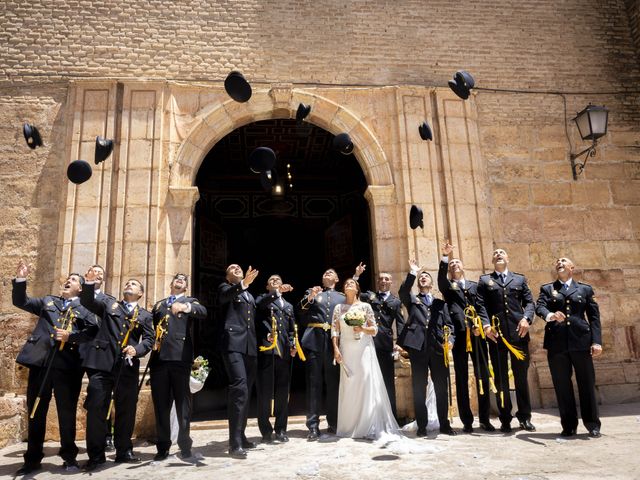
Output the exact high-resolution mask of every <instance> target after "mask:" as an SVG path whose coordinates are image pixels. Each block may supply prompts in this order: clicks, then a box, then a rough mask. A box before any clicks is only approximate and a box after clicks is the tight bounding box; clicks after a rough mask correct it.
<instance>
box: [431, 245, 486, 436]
mask: <svg viewBox="0 0 640 480" xmlns="http://www.w3.org/2000/svg"><path fill="white" fill-rule="evenodd" d="M452 252H453V245H451V244H450V243H449V242H447V243H445V245H444V246H443V247H442V259H441V261H440V267H439V269H438V289H439V290H440V292H441V293H442V295H443V296H444V300H445V302H447V307H448V308H449V315H451V321H452V322H453V326H454V328H455V332H456V339H457V341H456V342H455V344H454V345H453V366H454V368H455V372H456V401H457V403H458V414H459V415H460V420H462V424H463V425H464V428H463V431H464V432H466V433H471V432H473V413H472V412H471V406H470V405H469V355H471V360H472V362H473V369H474V372H475V377H476V391H477V392H478V417H479V420H480V428H482V429H483V430H485V431H487V432H493V431H495V427H494V426H493V425H491V422H490V421H489V413H490V409H491V402H490V400H489V369H488V368H487V358H488V352H487V343H486V342H485V341H484V340H483V339H482V338H481V337H480V336H479V331H478V329H479V328H480V325H476V327H475V328H474V325H471V324H470V321H471V320H470V319H468V318H466V316H465V309H467V308H468V307H473V308H474V310H475V313H476V315H477V318H478V319H480V322H481V323H482V325H481V327H482V328H483V330H484V331H485V332H487V334H488V335H493V334H492V332H491V326H490V324H489V319H488V318H487V312H485V310H484V308H482V307H479V306H478V304H477V302H476V296H477V288H478V284H477V283H476V282H473V281H471V280H467V279H466V278H465V276H464V267H463V265H462V262H461V261H460V259H458V258H452V259H451V260H449V255H451V253H452ZM472 333H473V335H472ZM467 343H468V345H467ZM483 359H484V361H483Z"/></svg>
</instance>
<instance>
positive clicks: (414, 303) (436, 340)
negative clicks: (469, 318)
mask: <svg viewBox="0 0 640 480" xmlns="http://www.w3.org/2000/svg"><path fill="white" fill-rule="evenodd" d="M415 280H416V276H415V275H414V274H413V273H409V274H408V275H407V278H406V280H405V281H404V283H403V284H402V285H401V286H400V290H399V291H398V294H399V295H400V300H402V303H403V304H404V306H405V307H406V309H407V312H409V318H408V319H407V322H406V323H405V325H404V328H403V329H402V333H401V334H400V335H399V336H398V345H400V346H401V347H402V348H405V349H406V348H412V349H414V350H422V347H423V345H424V342H427V348H429V349H433V351H435V352H436V353H438V354H440V355H442V353H443V348H442V346H443V344H444V327H445V325H446V326H448V327H449V342H451V343H453V342H454V340H455V332H454V328H453V323H452V322H451V317H450V316H449V309H448V308H447V305H446V304H445V303H444V301H442V300H440V299H439V298H434V299H433V302H432V303H431V307H428V306H427V305H426V304H425V303H423V301H422V300H421V299H420V297H418V296H417V295H414V294H413V293H411V288H412V287H413V283H414V282H415Z"/></svg>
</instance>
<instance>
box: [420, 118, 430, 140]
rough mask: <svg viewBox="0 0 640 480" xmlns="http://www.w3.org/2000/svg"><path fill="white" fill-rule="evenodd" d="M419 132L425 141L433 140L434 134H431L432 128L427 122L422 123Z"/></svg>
mask: <svg viewBox="0 0 640 480" xmlns="http://www.w3.org/2000/svg"><path fill="white" fill-rule="evenodd" d="M418 132H420V138H422V139H423V140H433V133H432V132H431V127H430V126H429V124H428V123H427V122H422V123H421V124H420V125H419V126H418Z"/></svg>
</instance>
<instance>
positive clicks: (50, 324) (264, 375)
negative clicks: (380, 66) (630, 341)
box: [13, 242, 602, 475]
mask: <svg viewBox="0 0 640 480" xmlns="http://www.w3.org/2000/svg"><path fill="white" fill-rule="evenodd" d="M453 248H454V247H453V245H451V244H449V243H448V242H447V243H445V244H444V246H443V248H442V258H441V261H440V267H439V270H438V276H437V283H438V289H439V290H440V292H441V294H442V296H443V299H439V298H435V297H434V295H433V294H432V288H433V281H432V278H431V275H430V274H429V273H428V272H426V271H424V269H423V268H421V267H420V265H419V264H418V263H417V262H416V261H414V260H410V261H409V266H410V271H409V273H408V275H407V277H406V279H405V280H404V282H403V283H402V285H401V286H400V288H399V292H398V295H399V296H398V297H396V296H395V295H393V294H392V293H391V287H392V285H393V279H392V276H391V275H390V274H389V273H386V272H381V273H379V275H378V278H377V291H375V292H374V291H368V292H364V293H363V294H362V297H361V300H362V301H366V302H368V303H370V304H371V306H372V308H373V310H374V312H375V315H376V321H377V323H378V334H377V335H376V336H375V337H374V342H375V347H376V352H377V355H378V360H379V364H380V369H381V371H382V374H383V377H384V380H385V385H386V388H387V393H388V395H389V399H390V401H391V405H392V409H393V412H394V415H396V416H397V413H396V402H395V397H396V395H395V386H394V358H396V357H397V356H398V354H400V353H401V354H402V355H404V356H408V357H409V359H410V362H411V372H412V387H413V403H414V409H415V416H416V420H417V427H418V430H417V436H419V437H420V436H426V427H427V407H426V402H425V392H426V385H427V375H428V374H429V372H430V374H431V378H432V380H433V384H434V390H435V396H436V405H437V408H436V409H437V414H438V420H439V425H440V432H441V433H444V434H448V435H455V434H456V431H455V430H454V429H453V428H452V427H451V424H450V419H449V415H448V408H449V403H450V398H451V384H450V383H451V377H450V374H449V358H450V357H451V358H453V367H454V370H455V387H456V399H457V407H458V412H459V416H460V420H461V421H462V424H463V431H464V432H472V431H473V422H474V417H473V414H472V412H471V407H470V402H469V378H468V377H469V375H468V360H469V357H470V358H471V361H472V363H473V369H474V373H475V375H474V376H475V384H476V389H477V397H478V412H479V415H478V417H479V418H478V420H479V427H480V428H481V429H482V430H485V431H489V432H491V431H494V430H495V427H494V426H493V425H492V424H491V422H490V419H489V414H490V400H489V398H490V397H489V395H490V394H494V395H495V398H496V404H497V406H498V412H499V414H498V418H499V421H500V427H499V429H500V431H501V432H511V431H512V427H511V421H512V405H511V395H510V388H509V377H510V373H512V375H513V380H514V385H515V397H516V402H517V412H516V417H517V420H518V422H519V425H520V427H521V428H523V429H525V430H527V431H534V430H535V427H534V425H533V424H532V423H531V402H530V396H529V388H528V382H527V371H528V367H529V349H528V343H529V328H530V326H531V324H532V323H533V320H534V316H535V315H536V314H537V315H538V316H539V317H541V318H542V319H543V320H544V321H545V326H544V328H545V335H544V348H545V349H546V350H547V357H548V362H549V367H550V371H551V377H552V380H553V385H554V389H555V392H556V397H557V400H558V406H559V410H560V419H561V424H562V432H561V435H562V436H566V437H569V436H573V435H575V434H576V429H577V426H578V414H577V410H576V401H575V398H574V393H573V386H572V380H571V378H572V375H573V372H575V375H576V381H577V387H578V393H579V397H580V414H581V418H582V421H583V424H584V426H585V427H586V429H587V430H588V432H589V435H590V436H592V437H599V436H600V419H599V415H598V406H597V399H596V395H595V372H594V366H593V361H592V357H595V356H597V355H599V354H600V353H601V352H602V347H601V328H600V317H599V310H598V304H597V303H596V300H595V297H594V292H593V289H592V287H591V286H589V285H587V284H585V283H582V282H578V281H576V280H575V279H573V272H574V265H573V263H572V262H571V260H569V259H568V258H559V259H557V260H556V262H555V271H556V276H557V278H556V280H555V281H554V282H552V283H548V284H545V285H542V287H541V288H540V294H539V297H538V300H537V302H534V299H533V295H532V293H531V291H530V289H529V286H528V285H527V280H526V278H525V277H524V276H523V275H520V274H518V273H515V272H512V271H510V270H509V269H508V263H509V257H508V255H507V252H505V251H504V250H503V249H496V250H495V251H494V252H493V255H492V263H493V265H494V271H492V272H491V273H487V274H485V275H482V276H481V277H480V279H479V280H478V282H474V281H471V280H469V279H467V278H466V277H465V275H464V267H463V264H462V262H461V261H460V260H459V259H457V258H451V254H452V253H453ZM364 270H365V266H364V265H363V264H360V265H358V266H357V267H356V271H355V275H354V278H355V279H356V280H357V279H358V278H359V276H360V275H361V274H362V273H363V272H364ZM29 272H30V266H28V265H27V264H25V263H24V262H22V261H21V262H20V263H19V265H18V267H17V271H16V278H15V279H14V280H13V304H14V305H15V306H16V307H18V308H21V309H23V310H25V311H28V312H30V313H33V314H35V315H37V316H38V317H39V318H38V321H37V323H36V325H35V328H34V330H33V332H32V333H31V335H30V336H29V338H28V339H27V341H26V343H25V345H24V347H23V348H22V350H21V351H20V354H19V355H18V358H17V362H18V363H19V364H21V365H24V366H26V367H28V368H29V377H28V386H27V407H28V415H29V422H28V447H27V451H26V452H25V454H24V464H23V466H22V467H21V468H20V469H19V470H18V472H17V474H19V475H24V474H27V473H30V472H33V471H36V470H38V469H40V468H41V460H42V458H43V456H44V453H43V442H44V438H45V427H46V415H47V411H48V406H49V403H50V400H51V396H52V394H53V396H54V397H55V400H56V406H57V411H58V419H59V425H60V450H59V455H60V456H61V457H62V459H63V461H64V463H63V467H64V468H65V469H67V470H69V471H73V470H76V469H79V465H78V463H77V460H76V457H77V454H78V447H77V446H76V443H75V434H76V431H75V429H76V407H77V403H78V399H79V395H80V390H81V385H82V378H83V375H84V374H85V373H86V374H87V376H88V379H89V382H88V387H87V395H86V400H85V403H84V408H85V409H86V412H87V413H86V448H87V454H88V457H89V459H88V461H87V462H86V463H85V464H84V465H83V467H82V468H83V469H84V470H85V471H92V470H94V469H96V468H97V467H99V466H100V465H101V464H104V463H105V461H106V456H105V451H106V448H107V442H106V440H105V439H106V438H108V436H109V433H110V427H109V423H108V422H109V419H110V418H113V443H114V446H115V461H116V462H138V461H140V459H139V458H137V457H136V455H135V454H134V452H133V445H132V442H131V437H132V434H133V429H134V423H135V417H136V404H137V400H138V392H139V388H140V385H141V384H142V382H140V385H139V366H140V360H139V359H140V358H141V357H143V356H145V355H147V354H148V353H149V352H151V356H150V359H149V362H148V364H149V369H150V384H151V395H152V400H153V405H154V410H155V420H156V434H157V435H156V447H157V454H156V456H155V460H157V461H160V460H163V459H165V458H167V457H168V455H169V451H170V446H171V427H170V424H171V422H170V411H171V407H172V404H173V403H174V402H175V409H176V416H177V420H178V438H177V444H178V447H179V449H180V456H181V457H182V458H185V459H187V458H190V457H192V440H191V437H190V433H189V424H190V420H191V393H190V389H189V378H190V372H191V366H192V362H193V357H194V347H193V338H192V331H193V328H192V327H193V325H192V323H193V322H194V321H196V320H199V319H205V318H206V317H207V310H206V308H205V307H204V306H203V305H201V304H200V303H199V302H198V300H197V299H196V298H193V297H189V296H187V295H186V292H187V288H188V278H187V276H186V275H184V274H180V273H179V274H176V275H175V276H174V277H173V280H172V281H171V284H170V295H169V296H168V297H167V298H165V299H163V300H160V301H158V302H157V303H156V304H155V305H154V307H153V309H152V311H151V312H148V311H147V310H145V308H143V306H142V305H141V304H139V301H140V299H141V298H142V296H143V295H144V286H143V285H142V283H141V282H140V281H139V280H136V279H133V278H132V279H129V280H127V281H126V283H125V284H124V286H123V290H122V299H121V300H117V299H115V298H114V297H111V296H110V295H108V294H106V293H105V292H104V291H103V290H102V286H103V282H104V276H105V272H104V269H103V268H102V267H101V266H99V265H93V266H92V267H90V268H89V269H88V271H87V272H86V274H85V275H84V277H83V276H82V275H79V274H77V273H72V274H70V275H69V277H68V278H67V280H66V281H65V283H64V284H63V286H62V291H61V293H60V295H48V296H45V297H41V298H32V297H28V296H27V285H26V279H27V277H28V275H29ZM257 276H258V271H257V270H255V269H252V268H251V267H249V269H248V270H247V271H246V272H244V271H243V270H242V268H241V267H240V266H239V265H237V264H232V265H230V266H229V267H228V268H227V270H226V277H225V281H224V282H223V283H222V284H221V285H220V286H219V289H218V305H219V312H218V313H217V315H216V318H217V322H218V323H219V329H218V332H219V335H218V338H219V345H218V346H219V348H220V351H221V352H222V358H223V362H224V366H225V369H226V372H227V375H228V377H229V395H228V417H229V454H230V455H231V456H233V457H236V458H244V457H246V456H247V450H248V449H251V448H254V447H255V446H256V444H255V443H254V442H251V441H250V440H248V438H247V437H246V435H245V429H246V424H247V415H248V407H249V400H250V395H251V391H252V388H253V385H254V382H255V383H256V386H257V396H258V404H257V412H258V426H259V429H260V433H261V435H262V441H263V442H280V443H284V442H287V441H288V440H289V439H288V436H287V417H288V397H289V387H290V380H291V367H292V361H293V358H294V357H295V356H296V355H298V356H299V357H300V359H301V360H303V361H304V363H305V370H306V402H307V404H306V410H307V422H306V425H307V428H308V430H309V432H308V437H307V438H308V440H309V441H314V440H317V439H318V438H319V436H320V429H319V425H320V413H321V408H322V405H324V409H325V411H326V420H327V424H328V428H327V432H328V433H335V429H336V423H337V402H338V388H339V367H338V366H337V365H336V364H335V363H334V361H333V358H334V357H333V348H332V345H331V329H330V326H331V321H332V316H333V309H334V308H335V306H336V305H337V304H339V303H342V302H343V301H344V295H343V294H341V293H339V292H337V291H336V285H337V284H338V282H339V278H338V274H337V273H336V271H335V270H333V269H328V270H327V271H326V272H324V274H323V276H322V285H321V286H315V287H312V288H309V289H308V290H307V291H306V292H305V294H304V296H303V298H302V300H301V301H300V303H299V304H298V305H297V306H298V308H297V309H296V308H294V306H293V305H292V304H291V303H290V302H288V301H287V300H285V299H284V297H283V294H285V293H288V292H290V291H291V290H293V287H292V286H291V285H289V284H285V283H283V282H282V279H281V278H280V276H279V275H271V276H270V277H269V278H268V280H267V292H266V293H263V294H261V295H259V296H258V297H257V298H255V299H254V297H253V296H252V295H251V293H250V292H249V290H248V287H249V286H250V285H251V284H252V283H253V281H254V280H255V279H256V277H257ZM416 280H417V283H418V293H417V294H414V293H412V289H413V286H414V283H415V282H416ZM403 306H404V307H405V309H406V317H405V315H404V313H403V310H402V307H403ZM296 310H297V311H298V313H299V315H298V316H299V322H298V324H299V325H300V327H301V333H302V335H301V336H300V338H299V337H298V324H297V323H296V318H295V313H294V312H295V311H296ZM145 373H146V372H145ZM323 387H324V389H325V390H326V398H324V402H323ZM271 417H275V424H274V425H272V424H271V420H270V418H271Z"/></svg>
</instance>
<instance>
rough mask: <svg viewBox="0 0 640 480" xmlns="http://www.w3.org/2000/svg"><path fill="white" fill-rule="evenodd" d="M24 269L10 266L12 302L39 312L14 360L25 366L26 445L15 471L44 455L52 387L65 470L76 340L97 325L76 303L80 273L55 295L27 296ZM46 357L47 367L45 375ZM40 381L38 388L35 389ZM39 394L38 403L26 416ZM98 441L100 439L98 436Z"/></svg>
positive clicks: (33, 465)
mask: <svg viewBox="0 0 640 480" xmlns="http://www.w3.org/2000/svg"><path fill="white" fill-rule="evenodd" d="M30 270H31V267H30V266H27V265H26V264H25V263H24V262H23V261H22V260H21V261H20V263H19V264H18V268H17V270H16V278H15V279H14V280H13V295H12V297H13V304H14V305H15V306H16V307H18V308H20V309H22V310H25V311H27V312H29V313H33V314H34V315H38V317H39V318H38V322H37V323H36V326H35V328H34V330H33V332H32V333H31V336H30V337H29V339H28V340H27V343H25V345H24V347H22V350H21V351H20V354H19V355H18V358H17V359H16V362H18V363H19V364H20V365H23V366H25V367H28V368H29V380H28V384H27V409H28V412H27V413H28V415H29V432H28V435H29V437H28V439H27V442H28V444H27V445H28V446H27V451H26V453H25V454H24V465H23V466H22V467H21V468H20V469H19V470H18V471H17V472H16V475H26V474H28V473H31V472H34V471H36V470H39V469H40V468H41V466H40V462H41V460H42V458H43V457H44V453H43V451H42V445H43V443H44V437H45V432H46V421H47V411H48V410H49V402H50V401H51V392H52V391H53V394H54V395H55V399H56V408H57V410H58V425H59V427H60V450H59V452H58V455H60V456H61V457H62V458H63V460H64V464H63V466H64V468H65V469H66V470H69V471H71V470H77V468H78V463H77V461H76V456H77V454H78V447H77V446H76V443H75V438H76V408H77V405H78V397H79V396H80V388H81V386H82V374H83V370H82V368H81V366H80V357H79V355H78V345H80V344H82V343H85V342H88V341H90V340H91V339H93V337H94V336H95V335H96V333H97V331H98V326H99V323H98V319H97V318H96V316H95V315H94V314H92V313H91V312H89V311H88V310H87V309H85V308H84V307H83V306H82V305H80V300H79V299H78V295H79V293H80V291H81V290H82V283H83V282H84V279H83V278H82V276H80V275H78V274H77V273H72V274H70V275H69V277H68V278H67V280H66V281H65V283H64V285H63V287H62V293H61V296H55V295H47V296H46V297H40V298H29V297H28V296H27V281H26V279H27V276H28V275H29V272H30ZM50 362H52V363H51V370H50V371H49V372H48V374H47V366H48V365H49V363H50ZM41 386H42V387H43V388H42V391H41V393H40V388H41ZM39 393H40V396H39V403H38V405H37V408H36V410H35V414H34V415H33V418H31V415H32V414H33V409H34V405H35V404H36V401H37V400H36V399H37V398H38V394H39ZM102 441H103V443H104V437H103V438H102Z"/></svg>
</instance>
